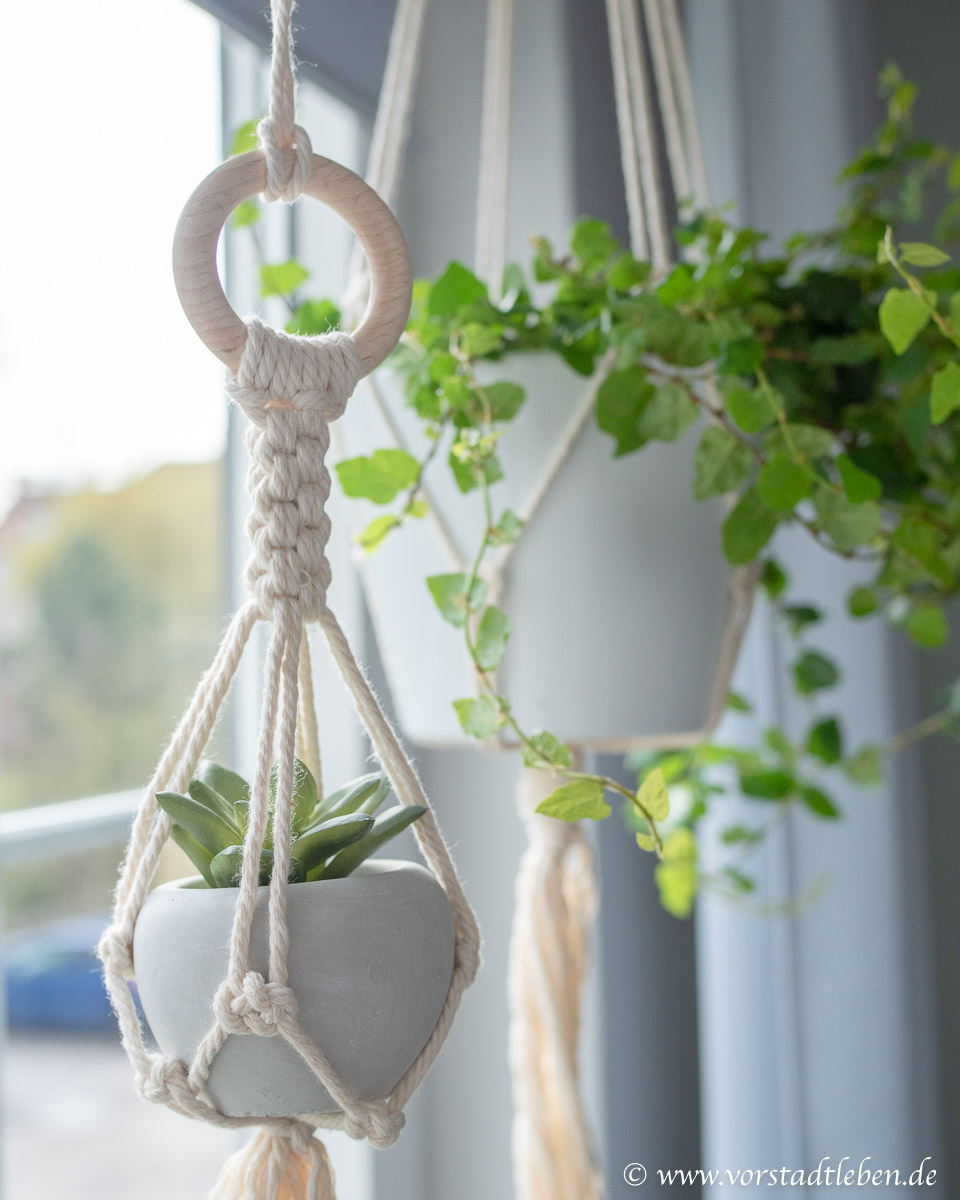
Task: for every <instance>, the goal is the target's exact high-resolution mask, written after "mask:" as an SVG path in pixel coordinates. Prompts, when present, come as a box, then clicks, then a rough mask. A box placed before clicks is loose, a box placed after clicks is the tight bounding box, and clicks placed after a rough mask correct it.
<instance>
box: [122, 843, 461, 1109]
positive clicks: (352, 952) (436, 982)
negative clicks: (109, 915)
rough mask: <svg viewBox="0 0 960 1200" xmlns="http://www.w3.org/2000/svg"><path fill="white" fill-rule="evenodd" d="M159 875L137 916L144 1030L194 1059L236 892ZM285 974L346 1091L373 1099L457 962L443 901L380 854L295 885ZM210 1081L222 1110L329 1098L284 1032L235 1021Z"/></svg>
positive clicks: (410, 1051)
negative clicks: (343, 874) (273, 1033)
mask: <svg viewBox="0 0 960 1200" xmlns="http://www.w3.org/2000/svg"><path fill="white" fill-rule="evenodd" d="M183 883H184V881H180V882H178V883H170V884H163V885H161V886H160V887H158V888H156V889H155V890H154V891H153V892H152V893H151V894H150V896H149V897H148V899H147V902H146V904H145V905H144V907H143V910H142V911H141V913H140V916H139V918H138V920H137V926H136V932H135V937H134V963H135V969H136V980H137V987H138V990H139V993H140V999H141V1002H142V1004H143V1011H144V1014H145V1016H146V1018H147V1022H148V1024H149V1026H150V1029H151V1031H152V1033H153V1035H154V1037H155V1038H156V1040H157V1042H158V1043H159V1045H160V1047H161V1048H162V1049H163V1051H164V1053H167V1054H174V1055H176V1056H177V1057H178V1058H180V1059H182V1060H183V1061H185V1062H188V1063H189V1062H190V1061H191V1060H192V1058H193V1055H194V1052H195V1051H196V1048H197V1046H198V1045H199V1043H200V1040H201V1038H202V1037H203V1036H204V1035H205V1034H206V1032H207V1030H208V1029H209V1028H210V1025H211V1022H212V1001H213V997H214V994H215V992H216V990H217V988H218V987H219V986H220V984H221V982H222V981H223V978H224V974H225V971H226V967H227V957H228V954H227V945H228V941H229V937H230V929H231V926H232V923H233V915H234V906H235V904H236V899H237V895H238V893H237V892H236V890H234V889H233V888H222V889H216V890H211V889H207V888H193V887H188V886H183ZM267 897H268V889H267V888H265V887H262V888H260V889H259V897H258V901H257V912H256V916H255V919H254V924H253V936H252V941H251V968H252V969H254V970H258V971H261V972H263V973H264V974H265V973H266V969H267V961H268V955H267ZM288 925H289V931H290V959H289V973H290V974H289V981H290V986H291V987H292V988H293V990H294V991H295V993H296V995H297V1001H298V1005H299V1013H300V1019H301V1021H302V1023H303V1025H304V1027H305V1029H306V1031H307V1033H308V1034H309V1035H310V1036H311V1037H312V1038H313V1040H314V1041H315V1042H316V1044H317V1045H318V1046H321V1047H322V1048H323V1051H324V1053H325V1054H326V1055H327V1057H328V1058H329V1060H330V1062H331V1064H332V1066H333V1067H334V1069H335V1070H336V1071H337V1072H338V1074H339V1075H340V1078H341V1079H342V1080H343V1081H344V1082H345V1084H346V1085H347V1086H348V1087H349V1088H350V1090H351V1091H352V1092H353V1094H354V1095H356V1096H357V1097H358V1098H359V1099H362V1100H374V1099H381V1098H383V1097H385V1096H387V1095H389V1093H390V1092H391V1091H392V1089H393V1087H394V1086H395V1084H396V1083H397V1082H398V1081H399V1079H400V1078H401V1076H402V1075H403V1074H404V1072H405V1071H406V1070H407V1068H408V1067H409V1066H410V1064H411V1063H412V1062H413V1061H414V1059H415V1058H416V1057H417V1055H418V1054H419V1053H420V1051H421V1050H422V1049H423V1047H424V1045H425V1044H426V1041H427V1038H428V1037H429V1036H430V1034H431V1032H432V1031H433V1028H434V1025H435V1024H436V1021H437V1018H438V1016H439V1015H440V1011H441V1009H442V1007H443V1002H444V1000H445V998H446V995H447V990H448V988H449V985H450V978H451V975H452V974H453V954H454V930H453V917H452V914H451V911H450V906H449V903H448V902H447V898H446V896H445V895H444V892H443V890H442V888H441V887H440V885H439V883H437V881H436V879H435V878H434V877H433V876H432V875H431V874H430V872H429V871H427V870H425V869H424V868H423V867H421V866H419V865H417V864H415V863H409V862H397V861H393V860H386V859H381V860H376V861H374V862H369V863H365V864H364V865H363V866H362V867H360V868H359V869H358V871H357V872H355V873H354V874H353V875H351V876H348V877H347V878H346V879H335V880H326V881H321V882H317V883H298V884H293V885H291V887H290V889H289V892H288ZM206 1090H207V1092H208V1094H209V1096H210V1098H211V1100H212V1101H213V1102H214V1104H216V1106H217V1107H218V1108H219V1109H220V1111H221V1112H223V1113H225V1114H227V1115H228V1116H260V1117H272V1116H296V1115H300V1114H307V1113H322V1112H331V1111H335V1110H336V1109H337V1107H338V1106H337V1105H336V1104H335V1103H334V1102H333V1101H332V1100H331V1098H330V1096H329V1094H328V1092H327V1091H326V1089H325V1088H324V1087H323V1086H322V1085H321V1084H320V1082H319V1081H318V1080H317V1079H316V1077H315V1076H314V1075H313V1074H312V1072H311V1071H310V1070H309V1068H308V1067H307V1066H306V1065H305V1063H304V1062H303V1060H302V1059H301V1058H300V1057H299V1055H298V1054H297V1053H296V1051H294V1050H293V1049H292V1048H291V1047H290V1046H288V1045H287V1043H286V1042H284V1041H283V1039H282V1038H279V1037H259V1036H256V1035H253V1034H245V1035H242V1036H241V1035H236V1034H231V1035H230V1036H229V1037H228V1038H227V1039H226V1041H225V1043H224V1045H223V1047H222V1049H221V1050H220V1052H219V1053H218V1054H217V1056H216V1058H215V1059H214V1061H213V1065H212V1067H211V1070H210V1076H209V1080H208V1083H207V1089H206Z"/></svg>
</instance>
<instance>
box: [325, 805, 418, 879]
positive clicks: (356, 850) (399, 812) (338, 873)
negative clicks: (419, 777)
mask: <svg viewBox="0 0 960 1200" xmlns="http://www.w3.org/2000/svg"><path fill="white" fill-rule="evenodd" d="M426 811H427V810H426V809H425V808H419V807H417V806H416V805H413V804H400V805H397V807H396V808H390V809H387V811H386V812H385V813H382V814H381V815H380V816H379V817H377V818H376V819H375V820H374V822H373V825H372V827H371V828H370V830H369V831H368V832H367V833H365V834H364V835H363V837H362V838H359V839H358V840H357V841H355V842H354V843H353V844H352V845H350V846H346V847H345V848H344V849H343V850H340V851H339V852H338V853H337V854H335V855H334V856H333V858H331V859H330V861H329V862H328V863H327V864H326V866H324V867H320V868H315V869H314V870H313V871H309V872H308V873H307V879H308V881H309V880H313V879H343V878H344V877H345V876H347V875H349V874H350V873H351V872H352V871H355V870H356V869H357V867H359V866H360V864H361V863H362V862H365V861H366V860H367V859H368V858H369V857H370V855H371V854H374V853H376V851H377V850H379V849H380V847H381V846H383V845H385V844H386V843H387V842H389V841H390V839H391V838H394V837H396V836H397V834H399V833H402V832H403V831H404V830H405V829H408V828H409V827H410V826H411V825H412V824H413V823H414V821H417V820H419V818H420V817H422V816H423V814H424V813H425V812H426Z"/></svg>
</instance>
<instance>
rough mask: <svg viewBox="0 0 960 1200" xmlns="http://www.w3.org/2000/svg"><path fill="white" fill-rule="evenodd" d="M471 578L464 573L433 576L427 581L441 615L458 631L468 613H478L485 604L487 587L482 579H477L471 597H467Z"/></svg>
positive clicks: (471, 590)
mask: <svg viewBox="0 0 960 1200" xmlns="http://www.w3.org/2000/svg"><path fill="white" fill-rule="evenodd" d="M469 583H470V576H469V575H466V574H464V573H463V572H457V573H456V574H453V575H431V576H430V577H429V578H428V579H427V587H428V588H429V589H430V595H431V596H432V597H433V601H434V603H435V604H436V606H437V608H439V609H440V615H441V616H442V617H443V619H444V620H445V621H449V622H450V624H451V625H455V626H456V627H457V628H458V629H460V628H462V627H463V623H464V622H465V621H466V619H467V614H468V612H476V610H477V609H478V608H480V606H481V605H482V604H483V601H484V598H485V597H486V594H487V585H486V584H485V583H484V581H483V580H482V579H475V580H474V581H473V587H472V588H471V589H470V595H469V597H468V596H467V585H468V584H469Z"/></svg>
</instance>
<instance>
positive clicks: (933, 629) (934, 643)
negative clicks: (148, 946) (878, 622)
mask: <svg viewBox="0 0 960 1200" xmlns="http://www.w3.org/2000/svg"><path fill="white" fill-rule="evenodd" d="M904 628H905V629H906V631H907V633H908V634H909V635H910V638H911V640H912V641H913V642H914V643H915V644H916V645H917V646H921V647H922V648H923V649H924V650H936V649H937V648H938V647H940V646H942V645H943V643H944V642H945V641H946V640H947V632H948V630H947V618H946V617H945V616H944V615H943V609H942V608H935V607H934V606H933V605H932V604H919V605H917V607H916V608H914V609H913V610H912V611H911V612H910V614H909V616H908V617H907V619H906V621H905V623H904Z"/></svg>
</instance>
